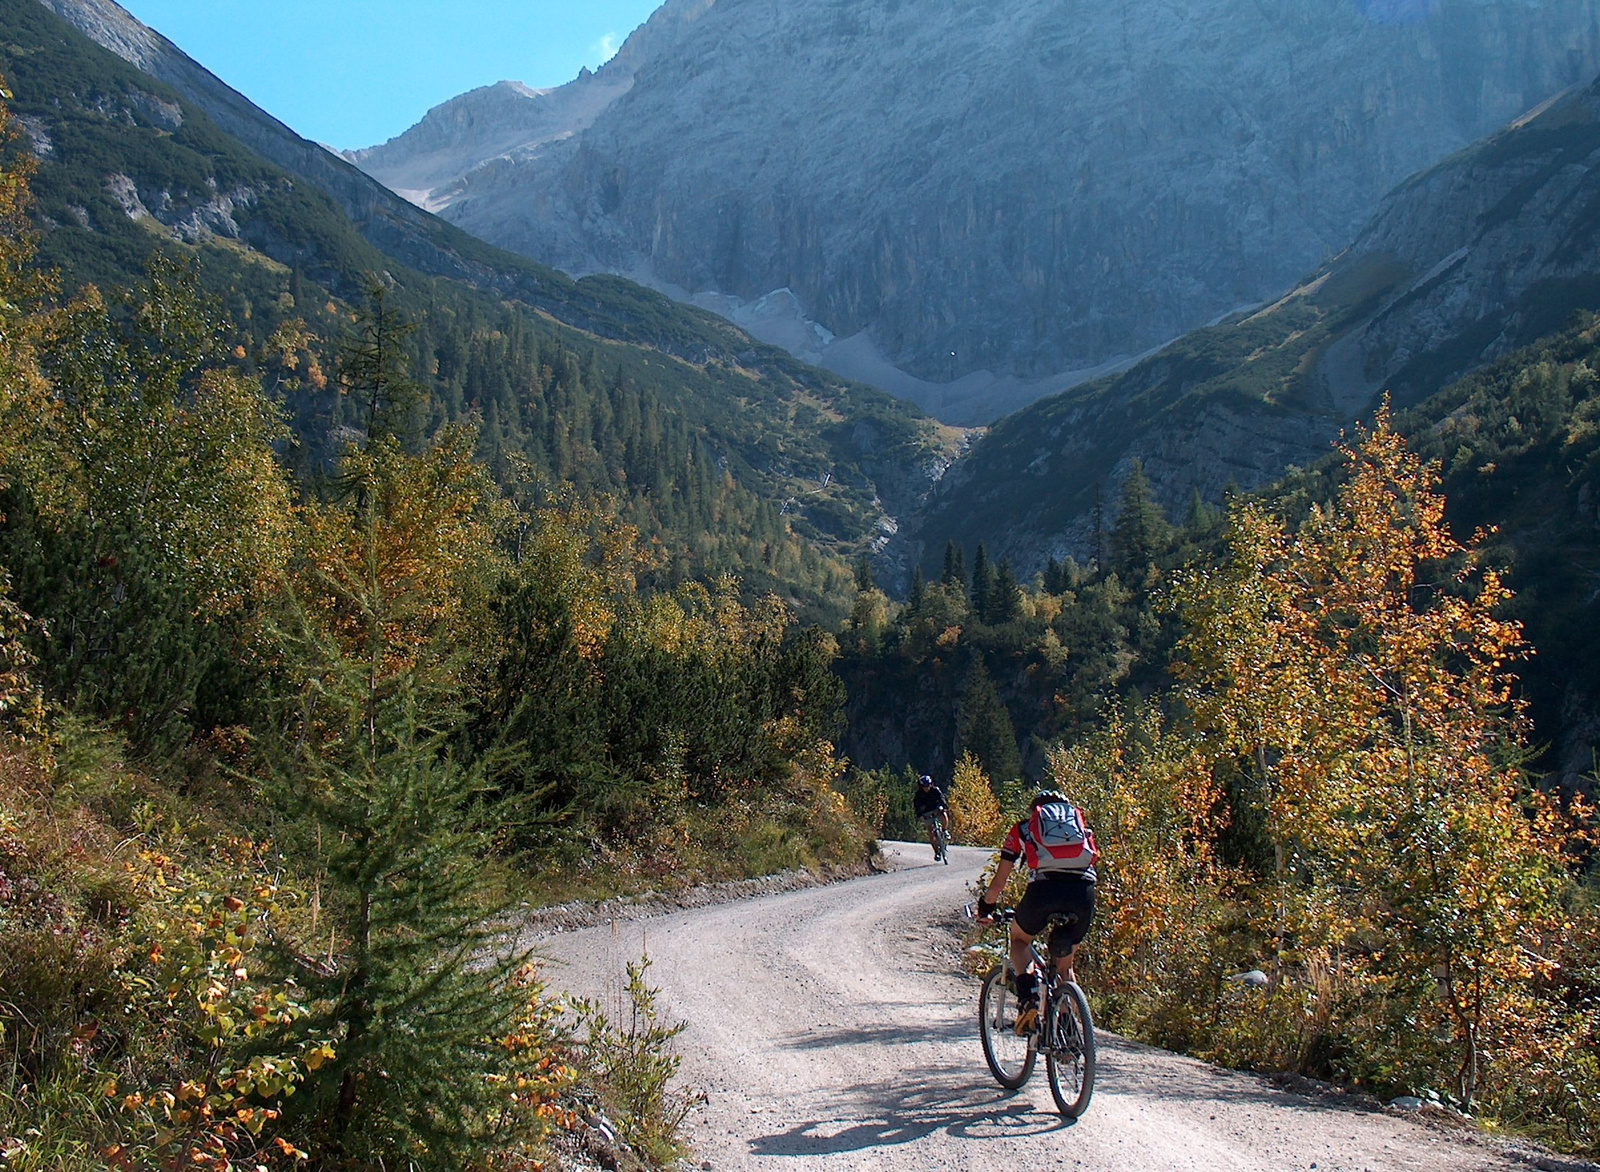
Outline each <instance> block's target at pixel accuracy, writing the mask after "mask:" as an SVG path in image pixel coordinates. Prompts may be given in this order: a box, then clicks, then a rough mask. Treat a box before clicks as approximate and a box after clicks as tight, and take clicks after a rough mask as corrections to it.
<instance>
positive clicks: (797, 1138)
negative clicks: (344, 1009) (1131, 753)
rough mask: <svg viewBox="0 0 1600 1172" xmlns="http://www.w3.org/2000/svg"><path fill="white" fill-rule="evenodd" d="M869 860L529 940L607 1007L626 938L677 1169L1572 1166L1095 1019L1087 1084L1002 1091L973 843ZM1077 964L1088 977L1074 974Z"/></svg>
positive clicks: (613, 1001) (562, 975) (888, 849)
mask: <svg viewBox="0 0 1600 1172" xmlns="http://www.w3.org/2000/svg"><path fill="white" fill-rule="evenodd" d="M885 853H886V856H887V857H888V859H889V860H890V862H891V865H892V866H894V868H895V869H894V870H893V871H892V872H891V873H889V874H885V875H872V876H869V877H866V878H863V879H856V880H851V881H848V882H843V883H837V884H833V885H831V886H828V887H819V888H811V889H808V890H800V891H791V892H787V893H783V894H778V895H771V896H766V897H763V898H758V899H745V900H739V901H736V902H730V903H723V904H719V905H714V906H709V907H700V908H695V909H694V910H692V911H686V912H679V913H676V914H672V915H664V916H658V917H654V918H649V919H642V920H635V921H632V922H622V923H616V924H612V925H609V926H605V927H599V928H586V929H583V930H581V931H573V932H562V933H555V934H550V935H546V936H543V937H541V938H540V939H539V943H538V948H539V951H540V952H541V953H542V954H543V955H544V956H546V957H547V958H549V961H550V964H549V966H548V968H547V975H548V977H549V979H550V980H551V982H552V983H553V984H554V985H556V986H557V987H561V988H565V989H567V990H569V991H571V992H574V993H578V994H581V995H584V996H590V997H599V998H601V999H602V1000H603V1001H604V1002H605V1003H606V1004H609V1005H611V1006H613V1007H617V1006H619V1005H620V1001H619V992H620V988H621V984H622V970H623V965H624V963H625V962H626V961H628V960H636V959H638V958H639V956H640V955H641V954H644V953H648V954H649V956H650V958H651V960H652V961H653V965H652V967H651V969H650V982H651V983H652V984H654V985H656V986H657V987H659V988H660V990H661V993H662V1002H663V1004H664V1006H665V1008H666V1010H667V1012H668V1013H669V1014H671V1015H672V1016H673V1017H675V1018H678V1019H682V1020H686V1021H688V1022H689V1023H690V1024H689V1028H688V1029H687V1030H686V1031H685V1032H684V1034H683V1035H682V1037H681V1038H680V1039H679V1044H680V1049H681V1052H682V1053H683V1055H684V1063H683V1074H684V1077H685V1078H686V1079H687V1080H688V1081H689V1082H691V1083H693V1084H695V1085H697V1086H699V1087H701V1088H703V1089H704V1090H705V1092H706V1094H707V1096H708V1098H709V1102H708V1104H707V1106H706V1107H705V1108H704V1109H703V1110H701V1111H698V1112H696V1114H695V1116H694V1117H693V1119H692V1121H691V1126H690V1139H691V1141H692V1143H693V1145H694V1149H695V1158H694V1163H695V1165H696V1166H700V1167H706V1168H711V1169H714V1170H718V1172H722V1170H729V1172H731V1170H735V1169H752V1170H755V1169H760V1170H771V1169H784V1170H786V1172H787V1170H798V1169H809V1168H825V1169H830V1170H831V1169H855V1168H860V1169H874V1170H876V1169H885V1170H893V1169H908V1170H910V1169H916V1170H918V1172H931V1170H936V1169H963V1170H964V1169H975V1170H976V1169H982V1170H985V1172H987V1170H991V1169H996V1168H1003V1167H1010V1168H1067V1169H1085V1170H1100V1169H1104V1170H1106V1172H1163V1170H1166V1169H1197V1170H1203V1172H1218V1170H1219V1169H1226V1170H1233V1169H1238V1170H1249V1172H1253V1170H1258V1169H1259V1170H1261V1172H1281V1170H1285V1169H1318V1170H1319V1172H1343V1170H1351V1172H1363V1170H1370V1172H1380V1170H1384V1172H1387V1170H1389V1169H1395V1170H1399V1169H1407V1170H1411V1169H1415V1170H1420V1172H1432V1170H1435V1169H1511V1168H1520V1169H1526V1168H1530V1167H1543V1168H1547V1169H1556V1168H1560V1169H1580V1168H1592V1167H1593V1166H1591V1165H1583V1164H1575V1163H1570V1162H1567V1161H1562V1160H1552V1159H1549V1158H1547V1157H1541V1155H1540V1154H1539V1153H1537V1152H1533V1151H1522V1150H1520V1149H1516V1148H1512V1147H1508V1146H1505V1145H1501V1144H1494V1143H1491V1142H1489V1141H1485V1140H1482V1139H1479V1138H1477V1137H1475V1136H1473V1135H1471V1134H1469V1133H1465V1132H1463V1131H1462V1130H1461V1129H1459V1128H1456V1129H1447V1128H1445V1127H1442V1126H1440V1125H1436V1124H1428V1123H1424V1122H1420V1121H1418V1120H1415V1119H1413V1118H1409V1117H1402V1116H1399V1115H1396V1114H1390V1113H1385V1112H1379V1111H1372V1110H1367V1109H1362V1108H1359V1107H1356V1106H1353V1105H1351V1104H1349V1103H1347V1102H1345V1101H1343V1100H1341V1099H1340V1097H1338V1096H1322V1097H1316V1098H1307V1097H1303V1096H1301V1095H1297V1094H1291V1093H1289V1092H1287V1091H1284V1090H1282V1089H1279V1088H1277V1087H1275V1086H1273V1085H1271V1084H1269V1083H1266V1082H1264V1081H1262V1080H1260V1079H1257V1078H1254V1077H1251V1076H1248V1075H1243V1074H1235V1073H1232V1072H1228V1071H1223V1070H1218V1069H1216V1068H1214V1067H1211V1066H1207V1065H1205V1064H1204V1063H1200V1062H1196V1061H1193V1060H1191V1059H1187V1058H1181V1057H1177V1056H1175V1055H1172V1054H1168V1053H1166V1052H1164V1051H1160V1050H1155V1049H1151V1048H1149V1047H1146V1046H1139V1045H1135V1044H1133V1043H1130V1042H1126V1041H1123V1040H1122V1039H1120V1038H1116V1037H1111V1036H1108V1035H1106V1034H1105V1033H1103V1032H1102V1033H1101V1034H1100V1070H1099V1076H1098V1079H1097V1081H1096V1085H1095V1093H1094V1101H1093V1102H1092V1103H1091V1104H1090V1106H1089V1110H1088V1111H1087V1112H1086V1113H1085V1114H1084V1116H1083V1118H1081V1119H1080V1120H1078V1121H1077V1122H1076V1123H1074V1124H1068V1123H1066V1122H1065V1121H1063V1120H1062V1119H1061V1118H1060V1117H1059V1116H1058V1115H1057V1114H1056V1113H1055V1111H1054V1107H1053V1105H1052V1103H1051V1099H1050V1091H1049V1088H1048V1087H1047V1086H1046V1084H1045V1081H1044V1073H1043V1063H1041V1064H1040V1069H1039V1070H1038V1071H1037V1072H1036V1073H1035V1075H1034V1078H1033V1080H1032V1081H1031V1082H1029V1083H1028V1085H1027V1086H1025V1087H1023V1089H1022V1090H1021V1091H1018V1092H1007V1091H1003V1090H1001V1089H1000V1088H999V1087H998V1086H996V1085H995V1084H994V1082H993V1081H992V1080H991V1079H990V1077H989V1073H988V1070H987V1069H986V1068H985V1067H984V1064H983V1056H982V1053H981V1052H980V1050H979V1048H978V1040H977V1023H976V996H977V989H978V986H977V982H976V981H974V980H973V979H971V978H969V977H965V976H962V975H961V974H960V973H959V972H958V971H957V970H956V956H955V953H954V949H953V947H952V946H951V943H950V936H949V932H948V931H946V930H943V929H941V928H937V927H935V926H934V925H935V924H937V923H939V922H941V921H948V920H949V918H950V915H951V912H952V911H953V909H955V908H957V907H958V906H959V905H960V904H961V903H962V902H964V901H965V900H966V899H967V898H968V896H967V886H968V884H970V882H971V881H972V879H973V877H974V876H976V875H977V873H978V872H979V870H980V869H981V868H982V865H983V862H984V859H985V857H986V852H984V851H980V850H974V849H965V848H957V849H955V850H953V851H952V852H951V864H950V865H949V866H934V865H932V861H931V859H930V858H929V857H928V856H929V855H930V854H931V852H930V851H929V850H928V848H927V847H926V846H925V845H915V844H898V843H886V844H885ZM1087 975H1088V976H1089V978H1090V979H1091V980H1092V977H1093V974H1087Z"/></svg>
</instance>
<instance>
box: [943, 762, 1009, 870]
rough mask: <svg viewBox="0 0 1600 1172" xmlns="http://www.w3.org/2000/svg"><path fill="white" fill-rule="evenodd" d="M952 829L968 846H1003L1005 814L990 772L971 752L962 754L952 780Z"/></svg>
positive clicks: (957, 837)
mask: <svg viewBox="0 0 1600 1172" xmlns="http://www.w3.org/2000/svg"><path fill="white" fill-rule="evenodd" d="M949 804H950V829H951V832H952V834H953V836H954V838H955V840H956V841H957V842H959V843H964V844H965V845H967V846H994V847H997V846H999V845H1000V836H1001V835H1002V834H1004V833H1005V829H1006V824H1005V815H1004V814H1002V813H1001V811H1000V802H999V801H998V800H997V799H996V798H995V796H994V789H993V787H992V786H990V784H989V778H988V775H987V774H985V773H984V771H983V766H982V765H980V764H978V759H977V758H976V757H974V756H973V755H972V754H971V753H963V754H961V760H960V761H958V762H957V763H956V772H955V776H954V777H953V778H951V780H950V799H949Z"/></svg>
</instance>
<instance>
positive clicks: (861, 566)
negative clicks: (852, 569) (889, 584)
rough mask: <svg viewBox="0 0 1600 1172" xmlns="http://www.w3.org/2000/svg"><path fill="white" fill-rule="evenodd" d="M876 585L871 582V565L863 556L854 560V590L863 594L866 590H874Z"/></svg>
mask: <svg viewBox="0 0 1600 1172" xmlns="http://www.w3.org/2000/svg"><path fill="white" fill-rule="evenodd" d="M876 587H877V583H875V582H874V581H873V580H872V563H871V562H869V561H868V560H867V559H866V558H865V557H864V556H863V557H859V558H857V559H856V590H857V592H858V593H861V594H865V593H866V592H867V591H868V590H873V589H876Z"/></svg>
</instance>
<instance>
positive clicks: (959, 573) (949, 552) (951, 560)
mask: <svg viewBox="0 0 1600 1172" xmlns="http://www.w3.org/2000/svg"><path fill="white" fill-rule="evenodd" d="M939 581H941V582H943V583H944V584H945V585H946V586H955V587H957V588H958V589H965V588H966V585H967V567H966V555H964V554H963V553H962V552H961V547H960V546H959V545H957V544H956V543H955V542H954V541H947V542H945V544H944V573H943V574H941V575H940V576H939Z"/></svg>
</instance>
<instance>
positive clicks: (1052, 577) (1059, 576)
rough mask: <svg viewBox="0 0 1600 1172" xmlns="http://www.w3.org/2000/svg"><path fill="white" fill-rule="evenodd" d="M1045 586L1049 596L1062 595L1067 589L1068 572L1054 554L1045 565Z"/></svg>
mask: <svg viewBox="0 0 1600 1172" xmlns="http://www.w3.org/2000/svg"><path fill="white" fill-rule="evenodd" d="M1043 585H1044V589H1045V592H1046V593H1047V594H1060V593H1062V592H1063V591H1065V590H1066V589H1067V582H1066V571H1065V570H1064V568H1063V567H1062V565H1061V563H1060V562H1058V561H1056V559H1055V555H1054V554H1051V555H1050V558H1049V560H1048V561H1046V562H1045V564H1044V580H1043Z"/></svg>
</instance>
